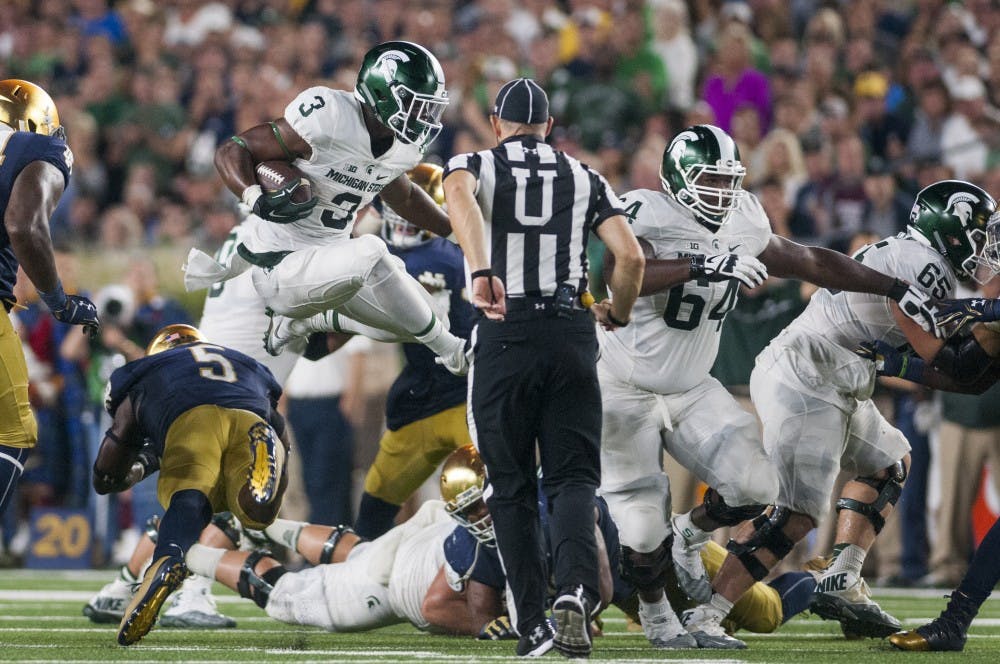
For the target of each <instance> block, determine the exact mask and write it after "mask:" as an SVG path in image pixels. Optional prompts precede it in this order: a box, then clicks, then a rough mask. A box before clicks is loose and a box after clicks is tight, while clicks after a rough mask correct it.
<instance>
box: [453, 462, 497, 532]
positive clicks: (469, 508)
mask: <svg viewBox="0 0 1000 664" xmlns="http://www.w3.org/2000/svg"><path fill="white" fill-rule="evenodd" d="M485 483H486V467H485V466H484V465H483V460H482V459H481V458H479V452H477V451H476V448H475V447H473V446H472V445H466V446H464V447H460V448H458V449H457V450H455V451H454V452H452V453H451V455H450V456H449V457H448V458H447V459H446V460H445V462H444V468H443V469H442V470H441V498H442V499H444V501H445V505H444V509H445V511H446V512H447V513H448V515H449V516H450V517H451V518H453V519H455V520H456V521H458V522H459V523H460V524H462V527H464V528H465V529H466V530H468V531H469V532H470V533H471V534H472V536H473V537H475V538H476V539H477V540H479V541H480V542H482V543H483V544H486V545H488V546H496V535H495V533H494V531H493V517H491V516H490V513H489V511H488V510H487V508H486V501H485V500H484V499H483V486H484V484H485Z"/></svg>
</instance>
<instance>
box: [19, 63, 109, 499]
mask: <svg viewBox="0 0 1000 664" xmlns="http://www.w3.org/2000/svg"><path fill="white" fill-rule="evenodd" d="M0 123H2V124H0V216H2V217H3V226H2V227H0V299H2V300H3V306H4V309H5V310H6V312H7V313H9V312H10V310H11V308H12V307H14V306H15V304H16V303H15V301H14V292H13V288H14V281H15V279H16V278H17V266H18V264H19V263H20V265H21V267H22V268H24V273H25V274H27V275H28V278H29V279H31V283H33V284H34V285H35V288H37V289H38V294H39V295H40V296H41V298H42V301H43V302H45V305H46V306H47V307H48V308H49V311H50V312H52V315H53V316H54V317H55V318H56V320H59V321H62V322H64V323H70V324H71V325H82V326H83V328H84V331H85V332H86V333H88V334H90V335H95V334H96V333H97V329H98V325H99V323H98V320H97V309H96V308H95V307H94V305H93V303H92V302H91V301H90V300H88V299H87V298H85V297H82V296H80V295H66V293H65V292H64V291H63V287H62V283H61V282H60V281H59V275H58V273H57V272H56V266H55V261H54V259H53V257H52V241H51V240H50V239H49V217H50V216H51V215H52V211H53V210H55V208H56V204H57V203H58V202H59V197H60V196H62V193H63V189H64V188H65V187H66V183H67V182H68V181H69V174H70V169H71V168H72V166H73V153H72V152H70V149H69V147H68V146H67V145H66V141H65V131H64V130H63V128H62V126H60V124H59V113H58V112H57V111H56V106H55V103H53V101H52V98H51V97H49V95H48V94H47V93H46V92H45V91H44V90H42V89H41V88H40V87H38V86H37V85H35V84H33V83H29V82H27V81H19V80H16V79H10V80H6V81H0ZM0 365H2V368H3V371H2V377H0V515H2V514H3V512H4V509H5V508H6V506H7V501H8V499H9V497H10V495H11V494H12V493H13V489H14V487H15V486H16V485H17V480H18V478H19V477H20V476H21V472H22V471H23V470H24V459H25V457H27V455H28V450H29V449H30V448H32V447H34V445H35V442H36V441H37V439H38V424H37V423H36V422H35V417H34V415H33V414H32V412H31V409H30V407H29V405H28V369H27V367H26V366H25V362H24V352H23V351H22V349H21V340H20V338H19V337H18V336H17V334H15V333H14V328H13V326H12V325H11V322H10V318H9V317H8V316H7V315H3V316H0Z"/></svg>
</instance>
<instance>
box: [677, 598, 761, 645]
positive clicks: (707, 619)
mask: <svg viewBox="0 0 1000 664" xmlns="http://www.w3.org/2000/svg"><path fill="white" fill-rule="evenodd" d="M724 618H725V616H722V615H720V613H719V612H718V611H716V610H714V609H713V608H712V607H710V606H705V605H702V606H696V607H694V608H693V609H688V610H687V611H685V612H684V613H683V615H681V624H682V625H684V629H686V630H687V631H688V632H689V633H690V634H691V636H693V637H694V640H695V642H696V643H697V644H698V647H699V648H715V649H724V650H742V649H743V648H746V647H747V644H745V643H744V642H742V641H740V640H739V639H736V638H733V637H732V636H729V635H728V634H726V630H724V629H723V628H722V620H723V619H724Z"/></svg>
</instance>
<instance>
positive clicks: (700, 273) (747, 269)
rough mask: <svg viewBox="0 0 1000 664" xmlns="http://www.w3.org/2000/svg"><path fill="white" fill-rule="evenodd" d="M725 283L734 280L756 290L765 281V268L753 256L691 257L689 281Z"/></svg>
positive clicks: (718, 255)
mask: <svg viewBox="0 0 1000 664" xmlns="http://www.w3.org/2000/svg"><path fill="white" fill-rule="evenodd" d="M702 278H704V279H708V280H709V281H726V280H728V279H736V280H738V281H739V282H740V283H741V284H743V285H744V286H746V287H747V288H756V287H757V286H760V285H761V284H762V283H764V281H765V280H766V279H767V266H765V265H764V264H763V263H761V262H760V261H759V260H757V259H756V258H754V257H753V256H740V255H739V254H716V255H715V256H692V257H691V279H702Z"/></svg>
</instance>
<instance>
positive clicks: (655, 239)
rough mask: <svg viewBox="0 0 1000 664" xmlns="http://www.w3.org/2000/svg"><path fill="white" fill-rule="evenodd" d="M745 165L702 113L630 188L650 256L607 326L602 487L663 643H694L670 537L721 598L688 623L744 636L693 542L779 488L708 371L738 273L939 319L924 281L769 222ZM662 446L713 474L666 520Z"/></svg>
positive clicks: (719, 636)
mask: <svg viewBox="0 0 1000 664" xmlns="http://www.w3.org/2000/svg"><path fill="white" fill-rule="evenodd" d="M745 172H746V170H745V168H744V167H743V165H742V163H741V162H740V156H739V151H738V149H737V147H736V144H735V142H734V141H733V140H732V138H730V137H729V136H728V135H727V134H726V133H725V132H723V131H722V130H721V129H719V128H717V127H714V126H711V125H697V126H693V127H689V128H688V129H685V130H684V131H682V132H680V133H679V134H678V135H677V136H676V137H674V139H673V140H672V141H671V142H670V144H669V145H668V146H667V148H666V150H665V151H664V153H663V161H662V164H661V171H660V177H661V181H662V184H663V189H664V191H663V192H657V191H650V190H636V191H633V192H630V193H628V194H625V195H624V196H622V201H623V204H624V205H625V210H626V213H627V214H628V215H629V216H630V218H631V219H632V230H633V231H634V232H635V234H636V236H637V237H638V238H639V239H640V242H642V243H644V245H645V250H646V253H647V261H646V271H645V275H644V277H643V286H642V290H641V292H640V298H639V300H638V302H637V303H636V309H635V321H634V324H632V325H630V326H629V327H627V328H625V329H623V330H619V331H617V332H616V333H615V334H601V359H600V361H599V363H598V370H599V375H600V380H601V392H602V401H603V417H604V420H603V431H602V437H601V440H602V444H601V467H602V472H603V476H602V482H601V495H603V496H604V498H605V499H606V500H607V502H608V505H609V507H610V508H611V514H612V515H613V516H614V519H615V521H616V523H617V524H618V527H619V530H620V536H621V541H622V546H623V557H622V564H623V572H624V573H625V575H626V577H627V578H628V579H629V580H630V581H631V582H632V583H634V584H635V585H636V586H637V587H638V589H639V593H640V599H641V604H640V616H641V617H642V623H643V628H644V631H645V633H646V636H647V638H648V639H649V640H650V642H651V643H652V644H653V645H654V646H655V647H659V648H675V647H687V644H688V643H689V637H688V636H687V633H686V632H685V628H684V627H681V625H680V624H679V623H678V622H677V620H676V618H675V616H674V614H673V612H672V611H671V609H670V605H669V603H668V602H667V600H666V598H665V596H664V594H663V590H662V588H663V578H664V576H665V575H666V574H667V572H668V570H669V567H670V565H671V550H673V558H674V560H676V562H677V563H678V564H677V575H678V579H679V580H680V581H681V585H682V587H684V589H685V590H686V591H687V593H688V594H689V595H690V596H692V597H693V598H696V599H698V600H699V601H702V602H705V601H708V600H709V599H711V600H712V601H713V602H714V603H715V604H716V605H719V606H720V610H719V611H718V612H716V613H713V614H709V615H708V617H707V618H706V619H704V620H703V619H700V616H701V614H694V615H695V616H696V617H697V618H698V619H697V620H692V619H690V618H689V620H688V622H687V623H686V624H685V627H686V629H687V632H690V633H691V635H692V636H694V638H695V640H696V641H697V643H698V645H699V646H701V647H743V643H742V641H738V640H736V639H732V638H730V637H728V636H727V635H726V634H725V631H724V630H723V629H722V628H721V627H720V624H719V623H720V622H721V620H722V619H723V618H724V617H725V616H726V614H727V613H728V612H729V609H730V608H731V606H732V605H731V603H730V602H731V600H735V599H738V597H739V596H738V595H736V596H735V597H732V598H729V599H727V598H723V597H721V596H718V595H715V596H713V595H712V594H711V587H710V586H709V585H708V580H707V577H706V575H705V571H704V567H703V566H702V563H701V559H700V556H699V550H700V548H701V547H702V545H703V544H704V543H705V542H706V541H707V540H708V537H709V536H708V531H711V530H714V529H716V528H718V527H720V526H731V525H736V524H738V523H741V522H743V521H744V520H746V519H749V518H752V517H754V516H756V515H757V514H759V513H760V512H761V511H762V510H763V509H764V506H765V505H767V504H769V503H771V502H773V501H774V499H775V498H776V497H777V495H778V478H777V476H776V474H775V470H774V468H773V467H772V465H771V464H770V462H769V460H768V457H767V454H766V453H765V451H764V449H763V447H762V444H761V440H760V436H759V434H758V429H757V423H756V421H755V419H754V418H753V416H751V415H750V414H749V413H747V412H746V411H744V410H742V409H741V408H740V407H739V406H738V405H737V403H736V401H735V400H734V399H733V397H732V396H731V395H730V394H729V392H728V391H727V390H726V389H725V388H724V387H723V386H722V385H721V384H720V383H719V382H718V381H717V380H716V379H714V378H713V377H711V376H710V375H709V373H708V372H709V369H710V368H711V366H712V364H713V362H714V361H715V356H716V353H717V351H718V345H719V334H720V329H721V327H722V323H723V321H724V319H725V316H726V314H727V313H728V312H729V311H730V310H731V309H732V308H733V306H734V305H735V304H736V298H737V296H738V291H739V286H740V283H741V282H742V283H744V284H745V285H747V286H750V287H753V286H756V285H758V284H760V283H762V282H763V280H764V279H765V278H766V277H767V274H768V272H771V273H772V274H774V275H775V276H780V277H792V278H798V279H803V280H806V281H810V282H813V283H816V284H818V285H821V286H826V287H828V288H836V289H850V290H858V291H864V292H870V293H875V294H877V295H879V296H889V297H890V298H892V299H894V300H897V301H899V302H900V304H901V305H902V306H904V307H905V308H906V309H907V310H908V311H910V314H909V315H911V316H913V317H915V318H916V319H917V320H918V322H920V323H921V324H922V325H924V326H926V327H932V326H933V322H934V321H933V314H932V312H931V311H930V310H929V309H928V308H927V306H926V302H927V299H928V298H927V296H926V295H924V294H923V293H922V292H920V291H919V290H917V289H916V288H914V287H912V286H908V285H907V284H906V283H904V282H902V281H900V280H898V279H894V278H893V277H890V276H886V275H884V274H882V273H879V272H876V271H874V270H871V269H869V268H867V267H865V266H864V265H861V264H860V263H859V262H857V261H853V260H851V259H849V258H848V257H846V256H843V255H842V254H839V253H837V252H834V251H830V250H827V249H822V248H817V247H803V246H801V245H798V244H796V243H794V242H791V241H788V240H786V239H784V238H781V237H779V236H777V235H773V234H772V232H771V227H770V222H769V221H768V219H767V216H766V215H765V213H764V211H763V209H762V208H761V206H760V203H759V202H758V201H757V199H756V197H755V196H753V195H752V194H750V193H749V192H746V191H744V190H743V189H742V188H741V183H742V180H743V176H744V174H745ZM678 259H684V260H682V261H679V260H678ZM606 269H613V265H609V266H608V267H607V268H606ZM878 299H879V301H882V302H884V300H882V297H879V298H878ZM664 447H665V448H666V450H667V451H668V452H669V453H670V454H671V455H672V456H673V457H674V458H675V459H677V460H678V462H679V463H681V464H682V465H683V466H685V467H686V468H688V469H689V470H690V471H691V472H693V473H694V474H695V475H696V476H697V477H699V479H701V480H702V481H704V482H705V483H706V484H708V485H709V486H710V487H711V489H710V490H709V491H708V492H707V493H706V495H705V501H704V503H703V504H702V505H700V506H698V507H696V508H695V509H694V510H692V511H691V512H689V513H688V514H684V515H679V516H678V517H676V518H674V520H673V524H672V525H671V522H670V511H669V505H670V501H669V497H670V489H669V485H668V481H667V476H666V474H664V473H663V472H662V469H661V455H662V449H663V448H664ZM760 578H762V577H760Z"/></svg>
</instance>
